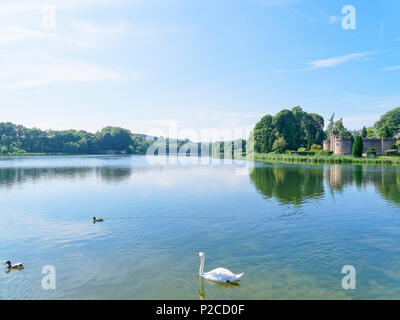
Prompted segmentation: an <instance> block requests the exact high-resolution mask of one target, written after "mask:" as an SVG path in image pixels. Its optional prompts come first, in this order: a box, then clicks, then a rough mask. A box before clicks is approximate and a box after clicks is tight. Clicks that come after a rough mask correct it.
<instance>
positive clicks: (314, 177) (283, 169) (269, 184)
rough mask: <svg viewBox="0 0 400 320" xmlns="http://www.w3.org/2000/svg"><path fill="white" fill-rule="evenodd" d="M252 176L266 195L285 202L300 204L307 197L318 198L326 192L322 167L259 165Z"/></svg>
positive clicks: (256, 184)
mask: <svg viewBox="0 0 400 320" xmlns="http://www.w3.org/2000/svg"><path fill="white" fill-rule="evenodd" d="M250 178H251V180H252V182H253V183H254V185H255V186H256V188H257V189H258V190H259V191H260V192H261V193H262V194H263V195H264V196H265V197H267V198H270V197H274V198H276V199H277V200H278V201H279V202H281V203H285V204H289V203H291V204H294V205H299V204H301V203H303V202H304V201H305V200H306V199H309V198H314V199H318V198H320V197H322V196H323V194H324V177H323V170H321V168H320V167H314V168H313V167H311V168H308V167H307V168H304V167H297V166H286V165H277V166H275V165H271V166H266V167H257V168H254V169H253V171H252V173H251V174H250Z"/></svg>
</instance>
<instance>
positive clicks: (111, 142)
mask: <svg viewBox="0 0 400 320" xmlns="http://www.w3.org/2000/svg"><path fill="white" fill-rule="evenodd" d="M98 136H99V141H100V146H101V147H102V149H103V150H116V151H123V150H125V151H126V150H128V149H129V146H130V145H132V143H133V140H132V136H131V133H130V131H129V130H127V129H123V128H119V127H105V128H103V129H102V130H101V131H100V133H99V135H98Z"/></svg>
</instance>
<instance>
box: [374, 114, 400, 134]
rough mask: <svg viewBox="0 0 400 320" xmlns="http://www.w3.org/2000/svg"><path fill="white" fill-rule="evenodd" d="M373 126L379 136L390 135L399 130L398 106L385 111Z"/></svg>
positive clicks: (399, 115)
mask: <svg viewBox="0 0 400 320" xmlns="http://www.w3.org/2000/svg"><path fill="white" fill-rule="evenodd" d="M374 127H375V128H376V130H377V133H378V136H379V137H391V136H393V135H395V134H397V133H398V132H400V107H399V108H396V109H394V110H392V111H389V112H387V113H385V114H384V115H383V116H382V117H381V118H380V120H379V121H377V122H376V123H375V125H374Z"/></svg>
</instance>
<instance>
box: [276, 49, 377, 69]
mask: <svg viewBox="0 0 400 320" xmlns="http://www.w3.org/2000/svg"><path fill="white" fill-rule="evenodd" d="M374 54H375V51H366V52H360V53H352V54H347V55H344V56H339V57H334V58H328V59H320V60H313V61H311V62H308V63H307V64H308V65H309V67H307V68H303V69H295V70H275V73H285V72H303V71H311V70H316V69H325V68H334V67H338V66H340V65H342V64H344V63H346V62H349V61H352V60H359V59H362V58H364V59H368V56H371V55H374Z"/></svg>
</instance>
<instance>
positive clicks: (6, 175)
mask: <svg viewBox="0 0 400 320" xmlns="http://www.w3.org/2000/svg"><path fill="white" fill-rule="evenodd" d="M131 174H132V169H131V168H113V167H98V168H96V167H95V168H90V167H87V168H85V167H84V168H79V167H69V168H0V188H11V187H13V186H14V185H19V184H23V183H25V182H33V183H35V182H38V181H40V180H44V179H54V180H56V179H60V178H61V179H66V180H77V179H87V178H90V177H99V178H100V179H101V180H103V181H104V182H109V183H118V182H121V181H123V180H125V179H127V178H129V177H130V176H131Z"/></svg>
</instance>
